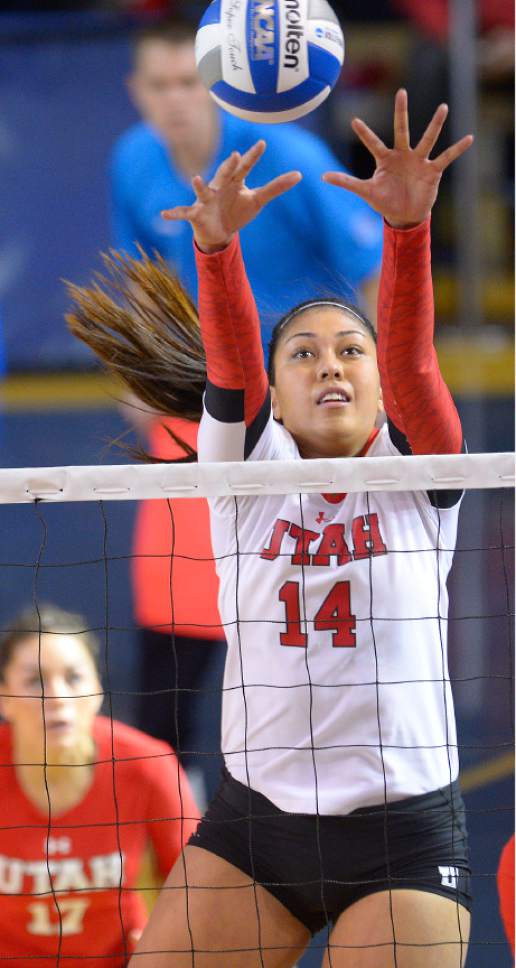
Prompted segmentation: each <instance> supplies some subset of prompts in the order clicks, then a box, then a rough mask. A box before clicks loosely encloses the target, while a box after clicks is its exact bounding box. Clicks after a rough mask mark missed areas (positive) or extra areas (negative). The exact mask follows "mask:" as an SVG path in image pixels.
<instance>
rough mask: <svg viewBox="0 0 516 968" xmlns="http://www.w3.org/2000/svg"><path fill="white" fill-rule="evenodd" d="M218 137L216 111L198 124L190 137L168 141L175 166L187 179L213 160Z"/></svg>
mask: <svg viewBox="0 0 516 968" xmlns="http://www.w3.org/2000/svg"><path fill="white" fill-rule="evenodd" d="M219 137H220V121H219V117H218V114H217V113H216V112H213V113H211V114H210V115H209V116H208V118H207V119H206V123H204V124H199V127H198V128H197V129H196V131H195V134H194V135H192V137H191V138H185V139H184V140H181V141H174V142H172V141H169V142H168V148H169V151H170V155H171V158H172V160H173V162H174V165H175V167H176V168H178V169H179V171H180V172H181V173H182V174H183V175H184V176H185V177H186V178H188V179H190V178H192V177H193V176H194V175H199V174H202V173H203V172H205V171H206V169H207V168H209V167H210V165H211V164H212V162H213V158H214V156H215V153H216V151H217V147H218V143H219Z"/></svg>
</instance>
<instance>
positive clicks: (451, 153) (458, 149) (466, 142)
mask: <svg viewBox="0 0 516 968" xmlns="http://www.w3.org/2000/svg"><path fill="white" fill-rule="evenodd" d="M473 140H474V139H473V135H472V134H467V135H465V137H464V138H461V139H460V141H457V142H456V143H455V144H454V145H451V146H450V147H449V148H446V151H442V152H441V154H440V155H438V156H437V158H434V160H433V164H434V165H435V167H436V168H437V170H438V171H444V169H445V168H447V167H448V165H451V163H452V161H455V160H456V159H457V158H460V156H461V155H463V154H464V152H465V151H467V150H468V148H471V145H472V144H473Z"/></svg>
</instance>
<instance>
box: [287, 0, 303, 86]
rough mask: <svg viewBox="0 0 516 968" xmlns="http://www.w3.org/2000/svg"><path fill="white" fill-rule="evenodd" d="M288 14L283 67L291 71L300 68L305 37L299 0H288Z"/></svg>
mask: <svg viewBox="0 0 516 968" xmlns="http://www.w3.org/2000/svg"><path fill="white" fill-rule="evenodd" d="M286 12H287V13H286V17H287V36H286V39H285V54H284V58H283V66H284V67H288V68H290V69H291V70H292V69H293V70H297V69H298V68H299V56H298V55H299V51H300V49H301V41H302V38H303V35H304V30H303V24H302V21H301V11H300V9H299V0H287V5H286Z"/></svg>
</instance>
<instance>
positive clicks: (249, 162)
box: [234, 140, 267, 181]
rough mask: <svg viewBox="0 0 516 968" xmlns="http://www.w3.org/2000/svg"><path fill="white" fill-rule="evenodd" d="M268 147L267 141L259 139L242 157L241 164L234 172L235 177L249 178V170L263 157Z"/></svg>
mask: <svg viewBox="0 0 516 968" xmlns="http://www.w3.org/2000/svg"><path fill="white" fill-rule="evenodd" d="M266 147H267V144H266V142H265V141H263V140H260V141H257V142H256V144H254V145H253V146H252V147H251V148H249V150H248V151H246V153H245V154H244V155H242V157H241V159H240V164H239V165H238V166H237V168H236V170H235V172H234V177H235V178H241V179H242V181H243V180H244V178H247V176H248V174H249V172H250V171H252V169H253V168H254V166H255V165H256V163H257V162H258V161H259V160H260V158H261V157H262V155H263V153H264V151H265V149H266Z"/></svg>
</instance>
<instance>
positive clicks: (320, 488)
mask: <svg viewBox="0 0 516 968" xmlns="http://www.w3.org/2000/svg"><path fill="white" fill-rule="evenodd" d="M514 471H515V457H514V454H512V453H498V454H455V455H448V454H439V455H423V456H413V457H408V458H407V457H404V456H396V457H362V458H360V460H356V459H355V458H339V459H328V460H297V461H259V462H254V461H251V462H248V463H241V462H235V463H233V462H226V463H211V464H195V463H194V464H186V465H177V464H152V465H134V464H130V465H124V464H118V465H110V466H106V467H96V466H95V467H91V466H75V467H38V468H30V467H29V468H14V469H5V470H0V503H1V504H25V503H30V502H33V501H35V500H38V501H48V502H54V501H95V500H107V501H109V500H118V501H124V500H126V501H137V500H142V499H147V498H173V497H215V496H224V495H239V494H240V495H244V494H257V495H267V494H293V493H296V494H308V493H311V492H316V493H317V492H323V493H328V494H331V493H340V492H343V491H345V492H347V493H353V492H360V491H430V490H450V489H451V490H455V489H457V490H461V489H463V488H464V489H469V488H482V489H485V488H500V487H514V481H515V474H514Z"/></svg>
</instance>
